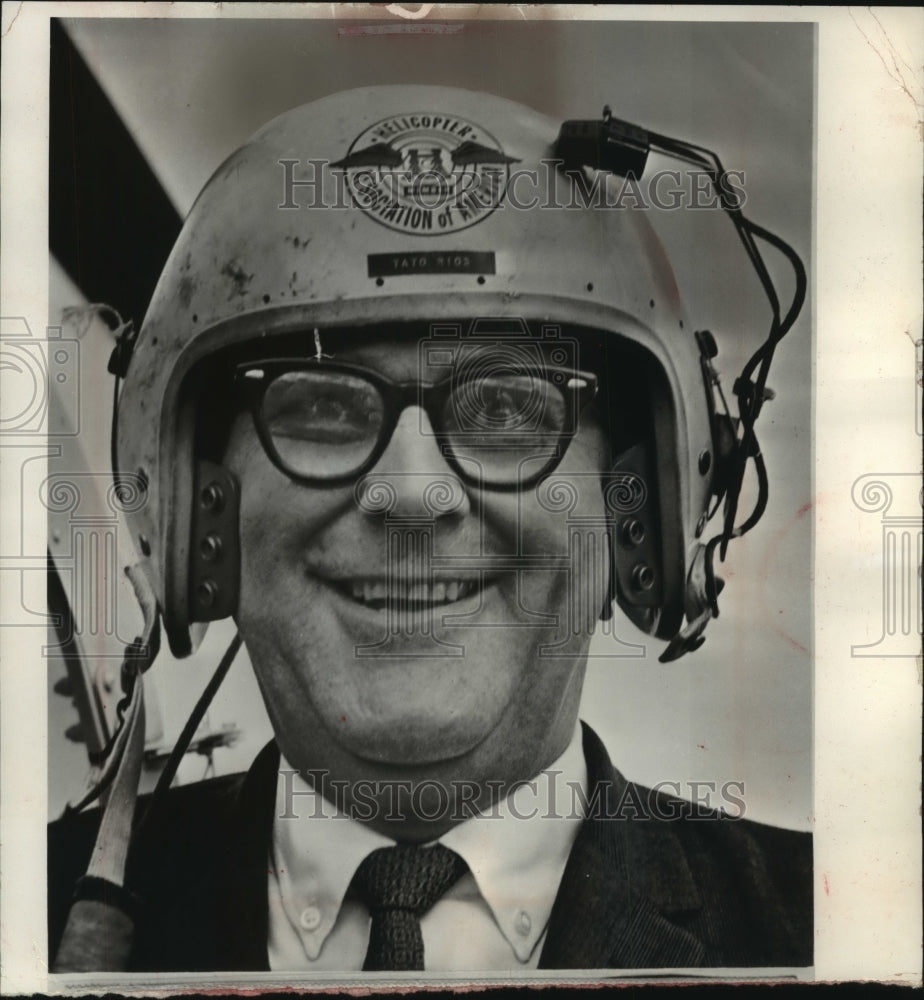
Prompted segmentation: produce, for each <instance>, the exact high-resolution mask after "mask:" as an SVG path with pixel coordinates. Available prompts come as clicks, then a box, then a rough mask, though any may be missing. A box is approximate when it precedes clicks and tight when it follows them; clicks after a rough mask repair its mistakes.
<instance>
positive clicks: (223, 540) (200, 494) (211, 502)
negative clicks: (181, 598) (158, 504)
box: [188, 461, 241, 622]
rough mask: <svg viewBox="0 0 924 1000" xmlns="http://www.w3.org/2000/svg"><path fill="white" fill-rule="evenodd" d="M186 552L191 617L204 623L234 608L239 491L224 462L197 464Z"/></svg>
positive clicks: (237, 555) (238, 566)
mask: <svg viewBox="0 0 924 1000" xmlns="http://www.w3.org/2000/svg"><path fill="white" fill-rule="evenodd" d="M193 497H194V500H193V509H192V532H191V535H190V550H189V595H188V601H189V604H188V607H189V609H190V616H189V617H190V621H193V622H209V621H218V620H219V619H221V618H227V617H228V616H229V615H233V614H234V613H235V612H236V611H237V601H238V587H239V583H240V569H241V567H240V562H241V555H240V544H239V542H238V526H239V514H240V490H239V488H238V484H237V480H236V479H235V477H234V476H233V475H232V473H231V472H229V471H228V470H227V469H226V468H224V466H221V465H217V464H216V463H214V462H207V461H200V462H197V463H196V477H195V492H194V494H193Z"/></svg>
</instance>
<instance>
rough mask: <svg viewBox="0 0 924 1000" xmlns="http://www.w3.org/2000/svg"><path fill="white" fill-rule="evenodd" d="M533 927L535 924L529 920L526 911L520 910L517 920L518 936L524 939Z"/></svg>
mask: <svg viewBox="0 0 924 1000" xmlns="http://www.w3.org/2000/svg"><path fill="white" fill-rule="evenodd" d="M532 927H533V922H532V920H530V919H529V914H528V913H527V912H526V910H520V912H519V913H518V914H517V919H516V929H517V934H520V935H521V936H522V937H526V935H527V934H529V932H530V931H531V930H532Z"/></svg>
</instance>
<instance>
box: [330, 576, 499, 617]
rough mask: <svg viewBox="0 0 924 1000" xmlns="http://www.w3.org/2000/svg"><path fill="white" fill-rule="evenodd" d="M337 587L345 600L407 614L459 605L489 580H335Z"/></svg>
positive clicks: (334, 584) (376, 608) (374, 608)
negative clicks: (404, 611) (403, 581)
mask: <svg viewBox="0 0 924 1000" xmlns="http://www.w3.org/2000/svg"><path fill="white" fill-rule="evenodd" d="M332 585H333V586H334V588H335V589H336V590H337V591H339V592H340V593H341V594H343V595H344V597H347V598H349V599H350V600H351V601H353V602H354V603H356V604H359V605H362V606H363V607H366V608H370V609H372V610H373V611H383V610H385V609H386V608H393V609H403V610H406V611H423V610H426V609H427V608H440V607H444V606H446V605H449V604H455V603H456V602H457V601H462V600H464V599H465V598H467V597H471V596H472V595H473V594H475V593H477V592H478V591H480V590H482V589H483V587H484V586H486V585H487V581H485V582H482V581H480V580H437V581H430V582H421V581H408V582H407V583H404V584H402V583H398V582H386V581H383V580H347V581H332Z"/></svg>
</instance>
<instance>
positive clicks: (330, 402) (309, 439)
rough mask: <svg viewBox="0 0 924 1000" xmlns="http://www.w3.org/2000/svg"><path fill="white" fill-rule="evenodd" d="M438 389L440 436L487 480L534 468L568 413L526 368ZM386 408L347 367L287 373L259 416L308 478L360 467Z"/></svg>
mask: <svg viewBox="0 0 924 1000" xmlns="http://www.w3.org/2000/svg"><path fill="white" fill-rule="evenodd" d="M562 380H563V377H562ZM440 395H441V396H442V399H441V405H440V406H439V409H438V410H437V411H436V412H431V413H430V414H429V416H430V419H431V422H432V424H433V428H434V431H435V432H436V433H437V434H438V435H439V436H440V437H441V439H442V441H441V443H443V444H444V445H445V446H446V447H448V449H449V451H450V453H451V455H452V457H453V458H454V459H455V460H456V461H457V462H458V463H459V464H460V465H461V466H463V467H464V471H465V473H466V474H468V475H471V476H472V477H473V478H483V479H485V480H486V481H491V482H511V483H512V482H516V481H517V480H518V478H523V477H524V475H529V474H530V473H531V472H534V471H536V463H537V462H539V463H545V462H547V461H548V460H549V458H550V457H551V455H552V454H553V453H554V445H555V443H557V440H558V438H559V436H560V435H561V434H562V432H563V431H564V430H565V428H566V424H567V420H568V404H567V401H566V398H565V395H564V394H563V392H562V391H561V389H559V388H557V387H556V386H555V385H553V384H552V383H551V382H550V381H549V380H548V379H547V378H539V377H537V376H535V375H531V374H528V373H527V374H524V373H514V372H510V373H501V374H492V375H484V376H479V377H475V378H471V379H467V380H465V381H459V382H457V383H455V384H453V385H451V387H449V389H448V391H447V392H445V393H441V394H440ZM387 412H388V410H387V406H386V402H385V400H384V398H383V396H382V394H381V392H380V391H379V389H378V388H377V387H376V386H375V385H373V384H372V383H370V382H367V381H366V380H365V379H363V378H362V377H360V376H357V375H354V374H350V373H346V372H331V371H327V372H322V371H289V372H285V373H282V374H279V375H277V376H276V377H275V378H274V379H272V381H271V382H270V383H269V384H268V385H267V387H266V391H265V394H264V396H263V419H264V423H265V426H266V428H267V430H268V432H269V434H270V437H271V439H272V442H273V445H274V447H275V449H276V451H277V453H278V455H279V458H280V459H281V460H282V462H283V464H284V465H285V466H286V467H287V468H288V469H290V470H291V471H292V472H293V473H295V474H296V475H301V476H306V477H318V478H325V477H329V478H333V477H335V476H345V475H349V474H350V473H351V472H354V471H358V470H359V469H361V468H362V467H363V465H364V464H365V463H366V462H367V461H368V460H369V458H370V456H371V455H372V454H373V452H374V451H375V449H376V446H377V445H378V444H379V442H380V440H381V438H382V434H383V425H384V424H385V421H386V418H387ZM392 419H394V415H393V417H392ZM388 430H389V432H390V431H392V430H393V428H388Z"/></svg>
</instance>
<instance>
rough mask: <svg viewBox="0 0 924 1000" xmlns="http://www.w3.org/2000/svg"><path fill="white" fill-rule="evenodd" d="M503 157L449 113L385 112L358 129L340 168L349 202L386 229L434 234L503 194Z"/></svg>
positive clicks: (461, 224) (466, 221) (473, 216)
mask: <svg viewBox="0 0 924 1000" xmlns="http://www.w3.org/2000/svg"><path fill="white" fill-rule="evenodd" d="M518 162H519V160H518V159H517V158H516V157H513V156H508V155H507V154H506V153H505V152H504V151H503V150H502V149H501V147H500V144H499V143H498V142H497V140H496V139H495V138H494V137H493V136H491V135H489V134H488V133H487V132H486V131H485V130H484V129H483V128H480V127H479V126H478V125H475V124H474V123H472V122H469V121H466V120H465V119H464V118H459V117H458V116H456V115H448V114H439V113H436V112H420V113H414V114H406V115H393V116H391V117H390V118H386V119H384V120H383V121H380V122H376V124H375V125H371V126H370V127H369V128H367V129H366V130H365V131H364V132H361V133H360V134H359V135H358V136H357V137H356V139H355V140H354V141H353V144H352V145H351V146H350V148H349V150H348V152H347V155H346V156H345V157H344V158H343V159H342V160H338V161H337V162H336V163H332V164H331V167H332V168H334V169H337V170H342V171H343V172H344V174H345V176H346V184H347V187H348V188H349V191H350V194H351V196H352V198H353V200H354V202H355V203H356V205H357V206H358V207H359V208H360V209H362V211H363V212H365V213H366V214H367V215H368V216H370V217H371V218H373V219H375V221H376V222H380V223H381V224H382V225H383V226H387V227H388V228H389V229H395V230H397V231H398V232H401V233H413V234H414V235H416V236H439V235H442V234H443V233H452V232H457V231H458V230H460V229H467V228H468V227H469V226H474V225H475V224H476V223H478V222H481V221H483V220H484V219H485V218H487V216H488V215H490V214H491V212H493V211H494V209H496V208H497V206H498V205H499V204H500V203H501V201H503V198H504V194H505V193H506V190H507V181H508V179H509V176H510V164H511V163H518Z"/></svg>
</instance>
